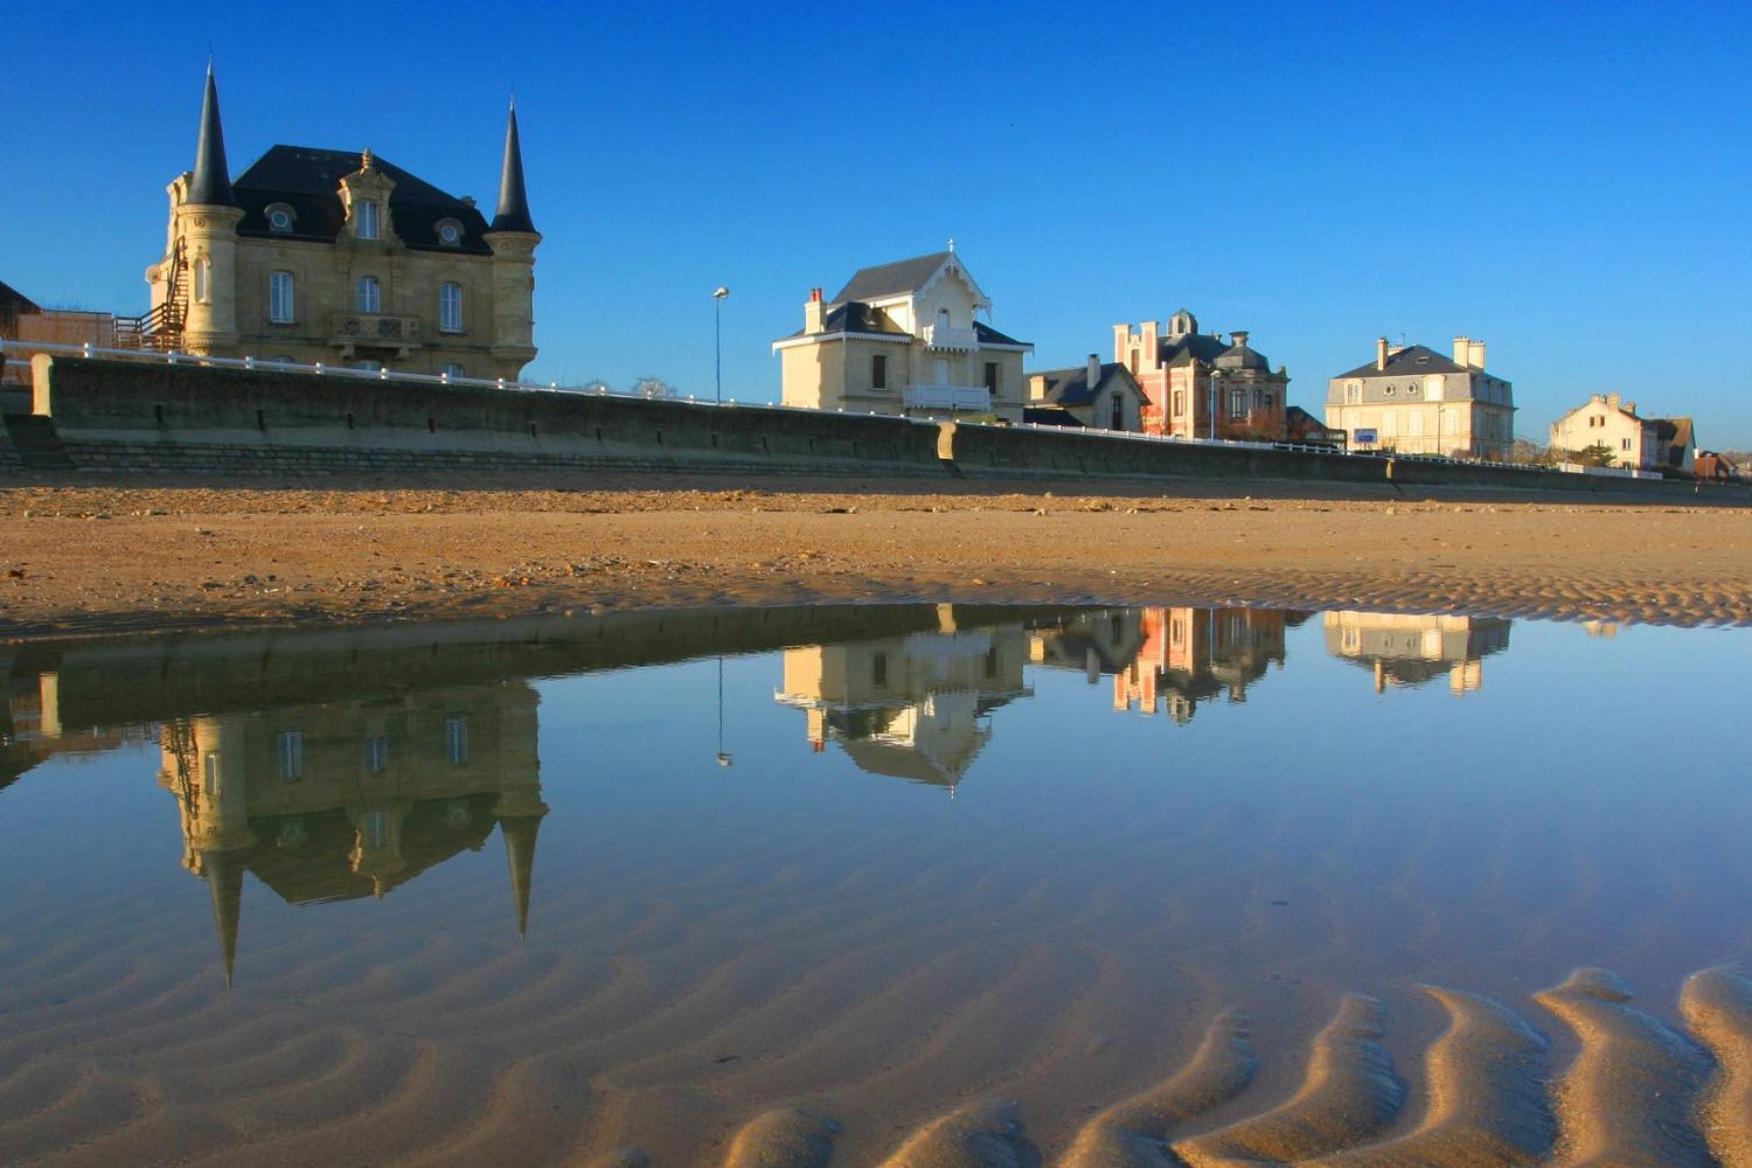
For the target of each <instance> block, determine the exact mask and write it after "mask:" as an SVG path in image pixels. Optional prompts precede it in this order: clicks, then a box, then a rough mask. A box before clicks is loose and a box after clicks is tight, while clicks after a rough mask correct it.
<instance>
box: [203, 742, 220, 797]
mask: <svg viewBox="0 0 1752 1168" xmlns="http://www.w3.org/2000/svg"><path fill="white" fill-rule="evenodd" d="M201 761H202V772H201V777H202V785H201V789H202V791H203V793H205V794H208V795H217V794H218V793H219V755H218V752H216V751H211V750H209V751H208V752H207V757H206V758H204V759H202V760H201Z"/></svg>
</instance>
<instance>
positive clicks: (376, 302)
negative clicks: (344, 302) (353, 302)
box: [359, 276, 383, 312]
mask: <svg viewBox="0 0 1752 1168" xmlns="http://www.w3.org/2000/svg"><path fill="white" fill-rule="evenodd" d="M382 303H383V296H382V290H381V289H380V288H379V287H378V284H377V277H376V276H360V277H359V311H360V312H376V311H378V308H379V306H380V305H381V304H382Z"/></svg>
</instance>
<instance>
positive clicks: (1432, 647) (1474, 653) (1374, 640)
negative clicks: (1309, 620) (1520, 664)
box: [1324, 612, 1509, 697]
mask: <svg viewBox="0 0 1752 1168" xmlns="http://www.w3.org/2000/svg"><path fill="white" fill-rule="evenodd" d="M1324 620H1325V623H1326V651H1327V652H1328V653H1331V654H1332V655H1333V656H1334V657H1342V658H1344V659H1345V660H1347V661H1351V662H1354V663H1356V664H1358V665H1361V666H1363V667H1364V668H1367V669H1370V670H1373V672H1374V674H1375V692H1376V693H1381V692H1382V691H1384V690H1385V689H1386V688H1387V687H1388V686H1390V685H1391V686H1403V687H1407V688H1410V687H1414V686H1420V685H1423V684H1424V683H1425V682H1428V681H1433V680H1434V679H1436V678H1438V677H1441V676H1442V675H1443V674H1446V675H1447V677H1448V691H1449V692H1450V693H1452V694H1454V695H1455V696H1456V697H1459V696H1461V695H1463V694H1469V693H1473V692H1475V691H1477V690H1478V689H1479V688H1480V687H1481V686H1482V685H1483V684H1484V658H1485V657H1487V656H1489V655H1490V654H1492V653H1501V652H1503V651H1504V650H1505V649H1507V648H1508V647H1509V622H1508V621H1507V620H1505V619H1503V618H1501V617H1475V616H1427V615H1425V616H1415V615H1408V614H1404V613H1391V612H1329V613H1327V614H1326V615H1325V617H1324Z"/></svg>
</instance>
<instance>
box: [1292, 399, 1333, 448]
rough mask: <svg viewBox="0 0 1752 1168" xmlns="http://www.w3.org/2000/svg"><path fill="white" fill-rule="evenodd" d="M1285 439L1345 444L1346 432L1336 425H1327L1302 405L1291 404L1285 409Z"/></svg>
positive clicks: (1324, 443) (1310, 442)
mask: <svg viewBox="0 0 1752 1168" xmlns="http://www.w3.org/2000/svg"><path fill="white" fill-rule="evenodd" d="M1284 440H1285V441H1288V442H1301V443H1307V444H1309V445H1318V446H1343V445H1344V442H1345V433H1344V431H1343V430H1340V429H1339V428H1338V427H1336V426H1328V425H1326V424H1325V423H1324V422H1322V421H1321V420H1320V419H1319V418H1316V417H1315V416H1314V415H1313V414H1310V413H1309V412H1308V411H1307V410H1305V409H1303V408H1302V407H1301V406H1291V407H1289V408H1288V409H1287V410H1285V411H1284Z"/></svg>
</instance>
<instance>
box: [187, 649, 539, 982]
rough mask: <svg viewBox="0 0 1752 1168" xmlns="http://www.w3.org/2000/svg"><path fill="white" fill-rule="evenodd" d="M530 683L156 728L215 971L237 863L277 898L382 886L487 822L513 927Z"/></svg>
mask: <svg viewBox="0 0 1752 1168" xmlns="http://www.w3.org/2000/svg"><path fill="white" fill-rule="evenodd" d="M536 703H537V697H536V694H535V691H533V690H532V689H530V688H529V687H528V686H527V685H524V684H522V683H504V684H498V685H485V686H469V687H456V688H450V689H431V690H421V691H414V692H411V693H406V694H403V695H401V696H399V697H394V698H379V699H376V700H369V701H352V702H347V701H337V702H334V703H331V704H318V705H299V706H286V707H279V708H268V709H259V710H256V711H253V712H250V713H237V714H223V715H218V716H213V717H205V718H196V719H191V720H186V721H179V722H173V723H170V724H167V725H166V726H165V728H164V730H163V733H162V734H161V738H160V743H161V748H162V755H163V765H162V767H161V770H160V774H159V781H160V782H161V783H162V784H163V785H164V786H165V787H167V788H169V789H170V790H171V791H172V792H174V793H175V795H176V797H177V803H178V806H179V808H180V810H181V812H182V831H183V845H184V863H185V865H187V866H188V867H189V868H190V869H191V870H193V871H195V872H197V873H199V874H200V875H201V876H202V877H203V878H204V879H206V880H207V881H208V885H209V888H210V890H211V892H212V895H213V906H214V919H215V923H216V925H217V927H218V930H219V935H220V948H221V952H222V953H223V955H224V957H225V962H226V972H227V978H229V976H230V971H231V967H232V964H233V961H234V959H235V955H236V951H237V935H238V924H239V920H240V917H241V906H242V895H243V883H244V880H243V874H244V872H245V870H248V871H251V872H253V873H255V875H256V878H257V879H259V880H260V881H261V882H262V883H263V884H265V885H267V886H268V887H269V888H271V889H272V890H273V891H274V892H276V893H278V894H279V896H280V897H281V899H282V900H284V901H286V902H287V903H291V904H310V903H321V902H325V901H331V900H345V899H352V898H357V897H363V896H376V897H382V896H384V895H386V894H387V893H389V892H391V891H393V890H394V889H395V888H396V887H398V886H400V885H402V884H405V883H406V882H408V881H409V880H412V879H413V878H415V877H416V876H418V875H419V874H420V873H422V872H424V871H426V870H427V869H429V868H431V867H434V866H435V865H437V864H441V863H443V862H444V861H445V860H447V859H449V858H450V857H451V856H454V855H456V854H457V853H459V852H461V851H464V850H479V849H480V848H481V846H482V845H484V844H485V843H486V840H487V837H488V836H489V835H491V833H492V830H493V827H494V825H495V824H496V823H497V824H498V825H499V826H500V828H501V831H502V832H503V834H504V836H505V848H506V856H507V859H508V861H509V865H510V871H511V885H512V893H513V897H514V902H515V906H516V919H517V927H518V931H519V934H521V933H522V932H523V931H525V930H526V929H527V927H528V921H529V900H530V886H531V878H532V874H533V872H534V868H535V839H536V828H537V825H538V824H539V823H540V819H541V816H543V815H544V814H546V812H547V806H546V804H544V803H543V802H542V801H541V783H540V779H539V770H538V768H539V763H538V762H537V759H536Z"/></svg>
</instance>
